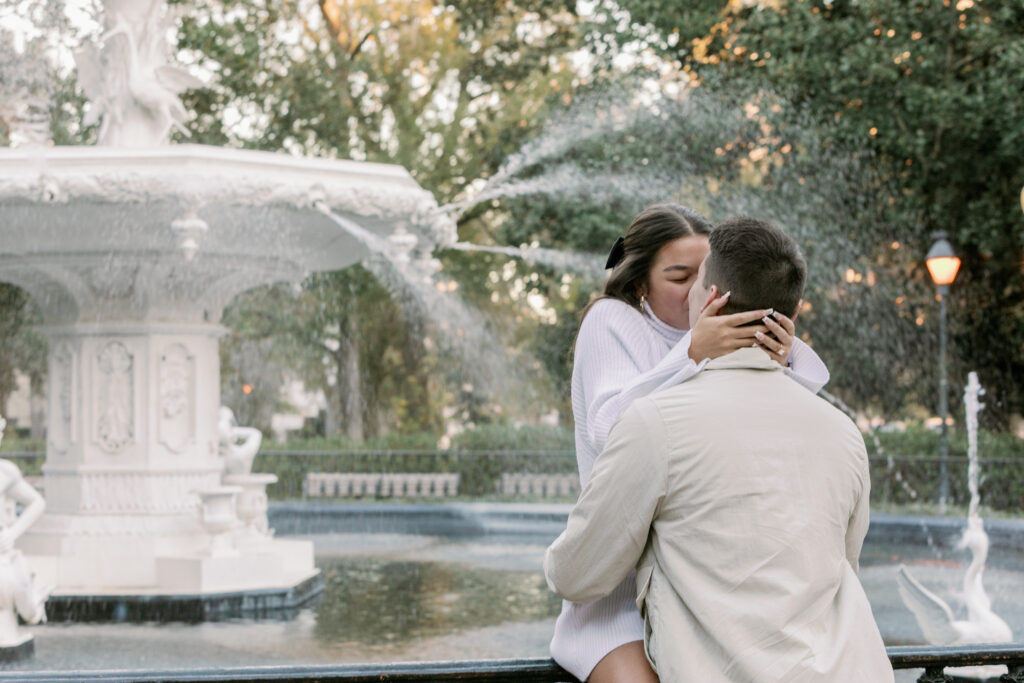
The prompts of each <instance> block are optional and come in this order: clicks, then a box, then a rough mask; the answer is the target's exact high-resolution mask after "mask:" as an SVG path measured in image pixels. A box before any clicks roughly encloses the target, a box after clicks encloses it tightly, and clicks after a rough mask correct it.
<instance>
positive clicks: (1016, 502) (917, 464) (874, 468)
mask: <svg viewBox="0 0 1024 683" xmlns="http://www.w3.org/2000/svg"><path fill="white" fill-rule="evenodd" d="M44 456H45V454H44V453H42V452H35V451H23V452H7V453H2V454H0V457H3V458H8V459H11V460H14V461H16V462H17V463H18V465H19V467H20V468H21V470H22V473H23V474H25V475H26V476H36V477H38V476H39V474H40V472H41V467H42V464H43V459H44ZM870 460H871V501H872V504H873V505H887V504H892V505H898V506H899V505H916V504H921V503H924V504H927V503H929V502H930V501H933V500H935V497H936V487H937V486H938V481H939V476H938V473H939V466H940V458H938V457H935V456H929V455H893V456H887V455H872V456H870ZM253 470H254V471H257V472H267V473H271V474H276V475H277V476H278V483H277V484H275V485H274V486H272V487H270V489H269V490H268V491H267V493H268V495H269V496H270V497H271V498H273V499H275V500H297V499H300V498H302V497H303V493H304V481H305V478H306V475H307V474H308V473H311V472H316V473H377V474H385V473H402V474H415V473H436V474H444V473H457V474H458V475H459V486H458V495H459V497H460V498H472V499H497V500H504V499H509V498H510V496H509V495H508V494H507V492H506V491H505V490H504V487H503V486H502V483H501V482H502V475H504V474H522V473H529V474H540V475H547V474H551V475H575V473H576V459H575V454H574V453H573V451H571V450H558V451H555V450H534V451H526V450H447V451H443V450H332V451H326V450H324V451H320V450H284V449H281V450H276V449H269V448H268V449H264V450H262V451H260V453H259V454H258V455H257V456H256V460H255V462H254V464H253ZM982 472H983V475H984V476H983V477H982V481H981V498H982V501H983V502H984V504H985V506H986V507H987V508H990V509H993V510H1006V511H1017V510H1020V509H1021V508H1024V458H1012V457H998V458H982ZM949 478H950V490H951V494H952V500H951V502H952V503H953V504H954V505H966V504H967V502H968V500H969V491H968V486H967V458H966V457H964V456H950V457H949ZM34 483H37V482H34ZM371 497H373V496H371ZM511 497H512V498H515V499H519V500H530V499H533V498H538V496H533V497H531V496H529V495H526V496H523V495H515V496H511ZM542 497H543V498H545V499H547V498H550V496H548V495H545V496H542ZM558 499H559V500H561V501H563V502H572V501H573V500H575V495H562V496H558Z"/></svg>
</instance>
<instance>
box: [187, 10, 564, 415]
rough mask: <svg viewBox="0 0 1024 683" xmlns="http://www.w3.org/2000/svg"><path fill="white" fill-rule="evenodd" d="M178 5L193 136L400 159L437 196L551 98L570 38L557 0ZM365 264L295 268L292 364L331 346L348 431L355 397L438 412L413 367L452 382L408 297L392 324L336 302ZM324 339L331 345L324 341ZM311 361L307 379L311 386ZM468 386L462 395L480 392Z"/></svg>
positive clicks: (255, 307) (239, 312) (363, 293)
mask: <svg viewBox="0 0 1024 683" xmlns="http://www.w3.org/2000/svg"><path fill="white" fill-rule="evenodd" d="M179 5H180V6H181V8H182V9H185V8H186V7H187V8H188V12H187V14H184V15H183V17H182V22H181V30H180V39H179V45H180V47H181V49H182V56H183V58H184V59H185V61H189V62H191V63H192V64H193V65H194V68H196V69H198V70H201V71H202V70H205V71H207V73H208V74H209V75H210V81H211V87H209V88H206V89H201V90H196V91H192V92H189V93H187V94H186V107H187V108H188V109H189V110H191V111H194V112H195V118H194V120H193V121H192V122H191V123H190V125H189V128H190V132H191V133H192V141H194V142H205V143H209V144H220V145H225V144H226V145H235V146H244V147H251V148H260V149H271V150H285V151H288V152H291V153H301V154H314V155H323V156H338V157H348V158H353V159H366V160H369V161H383V162H388V163H399V164H401V165H403V166H405V167H406V168H407V169H409V171H410V172H411V173H412V175H413V176H414V177H415V178H416V179H417V180H418V181H419V182H420V183H421V184H422V185H423V186H424V187H426V188H427V189H429V190H431V191H432V192H434V193H435V195H436V196H437V197H438V199H439V201H440V202H444V201H446V200H450V199H452V198H454V197H455V196H457V195H458V194H460V193H461V192H463V191H464V190H465V189H466V188H467V186H470V185H472V184H473V181H474V180H475V179H477V178H479V177H482V176H486V175H489V174H490V173H493V171H494V170H496V168H497V166H498V164H500V162H501V161H502V159H503V158H504V156H505V155H506V154H507V153H508V152H509V151H511V150H513V149H515V147H516V145H517V144H518V141H519V140H521V139H522V138H523V136H524V135H526V134H527V133H528V132H529V131H530V130H531V129H532V128H533V126H534V125H535V121H536V120H537V118H538V117H539V116H540V115H541V113H542V112H543V111H544V110H545V108H546V107H547V106H548V105H549V101H550V100H551V99H552V98H553V97H558V96H561V94H562V93H563V92H564V91H565V90H566V89H569V88H570V87H571V84H572V79H573V74H572V68H571V63H570V52H571V51H572V50H573V49H574V48H575V47H577V46H578V45H579V43H580V42H581V40H580V37H579V34H578V32H577V28H576V23H577V18H576V17H575V15H574V14H573V13H572V12H571V11H570V10H569V9H568V8H569V7H571V6H572V5H573V3H568V2H566V3H550V2H539V1H536V0H529V1H521V2H487V3H477V2H452V3H439V2H429V1H424V0H417V1H416V2H383V3H381V2H366V1H357V0H352V1H348V2H343V1H338V0H321V1H320V2H317V3H315V4H314V3H287V2H275V1H272V0H263V1H260V0H252V1H246V2H242V1H231V2H221V1H220V0H197V1H196V2H190V3H187V4H186V3H179ZM457 258H458V257H456V256H452V255H447V256H445V257H444V260H445V265H446V266H447V267H450V270H451V271H455V270H458V268H455V267H454V266H453V263H454V260H453V259H455V260H457ZM476 272H477V273H479V272H480V271H479V269H477V271H476ZM482 275H483V277H484V278H486V273H482ZM371 277H372V276H371V275H370V273H369V272H367V271H365V270H353V271H352V272H351V273H349V274H332V275H328V276H324V277H319V278H315V279H313V280H311V281H310V282H309V283H307V290H308V292H307V293H308V294H309V295H310V297H311V301H316V302H317V303H316V304H315V305H314V304H312V303H311V304H310V305H308V306H296V307H294V308H292V309H290V314H292V315H293V316H294V317H295V319H294V320H293V321H291V325H290V326H289V327H290V328H291V329H293V330H296V333H295V334H291V335H288V336H287V342H286V343H287V344H288V345H290V346H291V357H292V358H293V359H294V358H302V361H301V362H300V363H299V364H300V365H301V366H302V367H303V368H306V370H304V371H303V372H304V373H305V372H307V371H309V369H310V368H317V367H319V372H320V374H321V376H324V375H323V365H322V360H323V359H324V358H325V357H327V358H329V359H330V360H329V361H328V364H329V366H330V367H331V368H332V370H331V372H330V373H329V374H330V376H331V377H332V378H333V379H334V380H337V381H336V382H335V383H334V384H330V385H326V390H327V393H328V395H329V396H331V395H336V398H337V401H341V399H342V397H346V398H347V399H348V400H349V401H350V402H352V403H353V405H349V406H348V407H343V402H342V403H338V402H335V403H334V405H335V406H336V407H337V410H338V413H339V415H342V414H343V415H344V416H345V417H344V418H343V422H344V425H343V428H344V429H345V430H346V431H347V432H348V433H350V434H359V433H360V428H359V426H358V425H359V422H360V421H359V420H358V419H356V417H355V415H356V414H357V413H358V414H362V416H363V419H364V420H365V429H364V433H378V432H379V431H387V430H388V429H390V428H399V429H404V428H407V427H408V426H409V425H420V426H427V425H436V423H437V419H438V417H437V416H438V415H439V414H440V413H439V411H440V404H439V402H438V400H437V398H431V396H430V393H431V392H432V390H433V389H436V387H435V386H434V380H431V381H426V380H425V379H424V378H426V377H435V378H436V377H443V376H445V375H446V374H447V375H448V379H449V385H450V382H451V381H453V380H454V381H456V383H457V379H456V378H455V377H453V376H452V375H454V374H456V373H455V367H457V366H455V367H448V365H447V364H446V367H445V368H444V370H446V371H447V372H440V374H439V373H438V372H437V371H435V370H434V369H431V363H436V362H437V359H438V358H440V356H438V355H437V354H436V353H431V352H430V351H429V350H427V349H425V348H424V347H423V336H424V334H421V332H422V326H423V323H422V321H419V320H418V319H417V318H416V317H415V316H414V315H411V309H408V308H407V307H404V306H398V307H397V309H396V308H393V307H392V308H390V309H389V310H391V311H393V312H394V315H393V316H392V317H391V321H392V322H394V323H395V324H400V325H404V330H403V331H402V333H396V330H395V329H394V326H393V325H392V326H386V325H382V324H380V322H379V321H377V317H378V316H379V315H380V313H381V309H380V307H379V306H378V308H376V309H373V308H369V309H367V308H364V307H362V306H361V305H356V306H355V307H354V308H353V307H352V306H353V305H352V304H350V303H344V302H351V301H352V300H353V298H352V296H351V291H346V288H349V289H351V288H353V287H354V288H355V289H357V290H359V291H358V295H357V296H356V298H357V299H359V298H361V297H367V296H369V297H370V299H372V300H374V301H378V303H379V300H378V299H374V296H375V295H371V294H370V292H371V291H375V290H374V286H373V284H372V282H371V281H370V278H371ZM299 298H300V299H302V297H301V296H300V297H299ZM269 301H271V302H272V301H273V297H271V299H270V300H269ZM271 305H272V304H271ZM382 305H383V304H382ZM245 306H252V309H251V310H250V313H251V314H252V315H253V316H256V318H257V319H258V318H259V316H260V315H262V313H261V311H263V310H265V309H266V306H263V305H262V304H260V303H259V302H257V301H255V299H254V298H253V297H248V298H246V299H245ZM243 308H244V306H239V307H236V309H235V311H234V312H233V314H232V318H231V320H232V321H233V322H232V325H241V326H242V327H245V323H243V322H242V318H244V317H245V315H246V313H244V312H243ZM299 329H305V330H307V333H305V334H299V333H298V332H297V330H299ZM381 335H383V336H381ZM284 339H285V337H282V340H284ZM325 339H332V340H333V341H332V342H331V343H332V344H337V348H334V349H326V350H325V347H324V340H325ZM396 340H398V341H397V342H396ZM282 343H284V342H282ZM232 344H233V343H232V342H228V343H227V346H228V348H234V346H233V345H232ZM299 349H301V351H299V352H298V353H296V352H297V351H298V350H299ZM392 351H393V352H394V353H395V354H397V356H394V357H392V355H391V353H392ZM325 354H326V355H325ZM456 362H457V361H456ZM228 364H230V362H229V361H226V365H228ZM318 364H319V365H318ZM343 368H347V369H348V371H347V372H345V371H342V370H341V369H343ZM356 368H359V370H358V371H357V370H356ZM333 369H338V372H335V371H334V370H333ZM309 372H311V373H312V374H316V371H315V370H313V371H309ZM388 373H392V374H388ZM312 374H311V375H307V376H308V378H309V379H310V381H311V383H312V384H311V386H317V387H320V386H321V385H322V382H318V381H316V380H315V379H314V378H313V376H312ZM356 374H358V385H355V384H352V376H353V375H356ZM346 378H347V379H346ZM332 392H333V393H332ZM463 393H464V392H460V393H459V394H455V395H462V394H463ZM472 393H473V392H470V394H472ZM225 394H226V395H227V388H225ZM470 394H467V395H466V400H467V401H470V402H474V401H478V400H479V399H478V398H472V397H471V396H470ZM381 396H387V397H388V398H387V399H386V400H385V399H383V398H377V397H381ZM354 403H361V404H362V405H363V409H362V410H359V411H357V410H356V409H355V407H354ZM385 403H388V404H389V405H390V409H389V410H384V409H383V406H384V405H385ZM427 406H430V409H431V410H433V411H434V413H433V416H431V417H428V416H427V415H426V413H424V410H426V407H427ZM371 425H372V426H371Z"/></svg>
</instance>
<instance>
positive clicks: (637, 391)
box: [551, 299, 829, 681]
mask: <svg viewBox="0 0 1024 683" xmlns="http://www.w3.org/2000/svg"><path fill="white" fill-rule="evenodd" d="M689 350H690V335H689V333H688V332H687V331H685V330H678V329H676V328H674V327H671V326H669V325H667V324H665V323H664V322H662V321H661V320H659V319H658V318H657V317H656V316H655V315H654V312H653V311H652V310H651V309H650V307H649V306H646V304H645V311H644V313H641V312H640V311H638V310H637V309H635V308H633V307H632V306H629V305H628V304H626V303H623V302H622V301H618V300H616V299H603V300H601V301H598V302H597V303H596V304H594V307H593V308H591V309H590V312H589V313H587V316H586V318H584V320H583V324H582V325H581V326H580V332H579V336H578V337H577V338H576V351H575V357H574V361H573V371H572V412H573V418H574V419H575V421H576V460H577V463H578V466H579V472H580V485H581V486H586V485H587V481H589V479H590V472H591V470H592V469H593V467H594V461H595V460H597V456H598V454H599V453H600V452H601V449H602V448H603V447H604V443H605V440H606V439H607V438H608V433H609V432H610V431H611V429H612V425H614V424H615V421H616V420H618V418H619V416H620V415H622V413H623V411H624V410H625V409H626V408H627V407H628V406H629V405H630V404H631V403H632V402H633V401H634V400H636V399H637V398H640V397H641V396H648V395H650V394H653V393H654V392H656V391H659V390H661V389H666V388H668V387H671V386H674V385H676V384H679V383H680V382H684V381H686V380H687V379H689V378H690V377H692V376H693V375H695V374H697V372H698V371H699V370H700V369H701V368H702V367H703V366H704V364H705V363H706V362H707V361H704V362H701V363H699V364H698V363H694V362H693V361H692V360H691V359H690V357H689V355H688V353H689ZM790 363H791V365H792V369H787V370H786V372H787V374H789V375H790V376H791V377H793V379H795V380H797V381H798V382H800V383H801V384H803V385H804V386H806V387H808V388H809V389H811V390H812V391H817V390H818V389H820V388H821V387H823V386H824V385H825V383H826V382H828V378H829V374H828V368H826V367H825V364H824V363H822V362H821V359H820V358H818V355H817V354H816V353H814V351H813V350H812V349H811V348H810V347H809V346H807V345H806V344H804V343H803V342H801V341H800V340H799V339H797V340H796V342H795V344H794V346H793V351H792V353H791V354H790ZM635 599H636V582H635V576H634V574H633V573H630V575H629V576H627V577H626V579H625V580H624V581H623V582H622V583H621V584H619V586H618V587H617V588H616V589H615V590H614V591H612V593H611V594H609V595H608V596H606V597H604V598H602V599H600V600H596V601H594V602H590V603H585V604H584V603H574V602H569V601H564V602H563V603H562V613H561V614H560V615H559V616H558V620H557V621H556V622H555V635H554V637H553V638H552V640H551V656H552V657H553V658H554V659H555V661H556V662H558V663H559V664H560V665H561V666H562V667H564V668H565V669H566V670H567V671H569V672H570V673H572V674H573V675H574V676H576V677H577V678H578V679H580V680H581V681H585V680H586V679H587V677H588V676H590V672H591V671H593V669H594V667H595V666H597V663H598V662H599V661H601V659H602V658H603V657H604V656H605V655H607V654H608V653H609V652H611V651H612V650H614V649H615V648H617V647H618V646H620V645H623V644H625V643H629V642H633V641H636V640H643V637H644V630H643V621H641V619H640V613H639V611H638V610H637V607H636V602H635Z"/></svg>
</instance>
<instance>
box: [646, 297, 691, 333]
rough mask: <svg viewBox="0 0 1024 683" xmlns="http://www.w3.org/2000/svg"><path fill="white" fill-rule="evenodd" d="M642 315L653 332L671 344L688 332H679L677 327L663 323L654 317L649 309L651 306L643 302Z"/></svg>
mask: <svg viewBox="0 0 1024 683" xmlns="http://www.w3.org/2000/svg"><path fill="white" fill-rule="evenodd" d="M643 306H644V313H645V314H646V317H647V322H648V324H649V325H650V326H651V327H653V328H654V331H655V332H657V333H658V334H660V335H661V336H662V337H664V338H665V339H667V340H668V341H669V342H670V343H671V344H675V343H676V342H678V341H679V340H680V339H682V338H683V337H684V336H685V335H686V333H687V332H689V330H680V329H679V328H677V327H672V326H671V325H669V324H668V323H667V322H665V321H663V320H662V319H661V318H659V317H658V316H656V315H654V311H653V310H652V309H651V305H650V304H649V303H647V302H646V301H644V304H643Z"/></svg>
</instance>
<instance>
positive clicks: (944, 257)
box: [925, 232, 960, 506]
mask: <svg viewBox="0 0 1024 683" xmlns="http://www.w3.org/2000/svg"><path fill="white" fill-rule="evenodd" d="M925 263H926V264H927V265H928V272H929V273H930V274H931V276H932V280H933V281H934V282H935V286H936V288H937V289H938V292H939V297H938V298H939V419H940V420H942V423H941V425H940V431H939V434H940V436H939V505H943V506H944V505H946V503H947V502H948V501H949V434H948V433H947V428H946V415H947V413H948V412H949V408H948V406H947V400H948V399H947V394H948V393H949V392H948V390H947V388H946V387H947V385H946V294H948V293H949V286H950V285H951V284H952V283H953V280H955V279H956V273H957V271H958V270H960V259H959V258H957V256H956V254H955V253H954V252H953V247H952V246H950V244H949V242H948V241H946V233H944V232H937V233H935V243H934V244H933V245H932V248H931V249H929V250H928V256H927V257H926V258H925Z"/></svg>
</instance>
